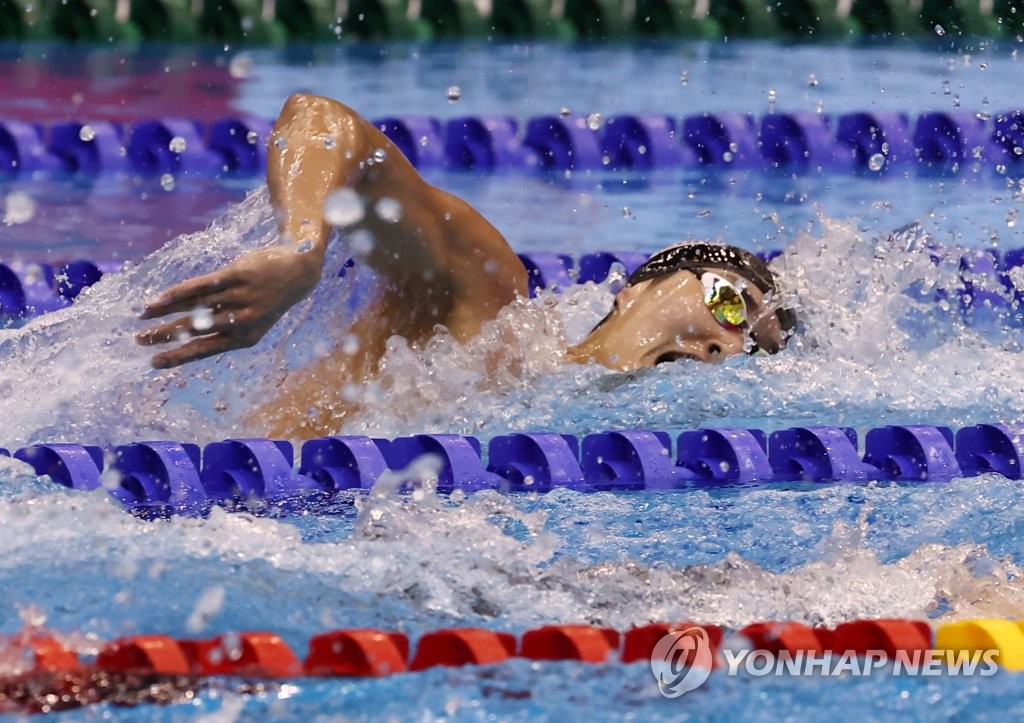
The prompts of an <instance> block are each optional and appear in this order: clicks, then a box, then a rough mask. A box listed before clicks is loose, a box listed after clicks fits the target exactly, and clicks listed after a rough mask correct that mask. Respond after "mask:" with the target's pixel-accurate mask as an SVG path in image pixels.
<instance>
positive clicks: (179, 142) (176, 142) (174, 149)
mask: <svg viewBox="0 0 1024 723" xmlns="http://www.w3.org/2000/svg"><path fill="white" fill-rule="evenodd" d="M186 146H187V144H186V142H185V139H184V138H182V137H181V136H174V138H172V139H171V142H170V143H168V144H167V147H168V148H170V149H171V153H184V152H185V147H186Z"/></svg>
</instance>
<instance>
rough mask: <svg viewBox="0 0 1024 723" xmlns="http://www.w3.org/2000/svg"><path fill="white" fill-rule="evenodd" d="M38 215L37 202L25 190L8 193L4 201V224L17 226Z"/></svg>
mask: <svg viewBox="0 0 1024 723" xmlns="http://www.w3.org/2000/svg"><path fill="white" fill-rule="evenodd" d="M35 215H36V202H35V199H33V198H32V197H31V196H30V195H28V194H27V193H25V192H24V191H14V192H13V193H9V194H7V198H6V199H5V201H4V224H6V225H7V226H16V225H18V224H22V223H28V222H29V221H31V220H32V219H33V218H34V217H35Z"/></svg>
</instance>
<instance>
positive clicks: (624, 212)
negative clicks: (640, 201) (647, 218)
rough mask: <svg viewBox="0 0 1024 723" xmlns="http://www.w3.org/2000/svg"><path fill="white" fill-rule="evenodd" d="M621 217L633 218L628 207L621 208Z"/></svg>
mask: <svg viewBox="0 0 1024 723" xmlns="http://www.w3.org/2000/svg"><path fill="white" fill-rule="evenodd" d="M622 217H623V218H633V212H632V211H630V210H629V206H623V207H622Z"/></svg>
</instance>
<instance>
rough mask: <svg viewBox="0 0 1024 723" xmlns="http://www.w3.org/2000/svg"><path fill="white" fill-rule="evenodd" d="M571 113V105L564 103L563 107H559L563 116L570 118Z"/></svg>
mask: <svg viewBox="0 0 1024 723" xmlns="http://www.w3.org/2000/svg"><path fill="white" fill-rule="evenodd" d="M571 113H572V111H571V110H569V106H567V105H563V106H562V107H561V108H559V109H558V115H560V116H562V117H563V118H568V117H569V115H570V114H571Z"/></svg>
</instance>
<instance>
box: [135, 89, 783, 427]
mask: <svg viewBox="0 0 1024 723" xmlns="http://www.w3.org/2000/svg"><path fill="white" fill-rule="evenodd" d="M267 185H268V187H269V191H270V198H271V202H272V204H273V206H274V208H275V211H276V213H277V218H278V224H279V228H280V231H281V236H282V240H283V243H282V245H279V246H275V247H272V248H268V249H262V250H259V251H253V252H250V253H247V254H245V255H243V256H241V257H240V258H238V259H236V260H235V261H234V262H232V263H230V264H228V265H227V266H225V267H224V268H222V269H220V270H218V271H215V272H213V273H210V274H206V275H204V276H199V277H196V278H193V279H190V280H188V281H185V282H183V283H180V284H178V285H176V286H174V287H172V288H170V289H168V290H167V291H166V292H164V294H163V295H162V296H160V298H158V299H157V300H155V301H154V302H152V303H150V304H149V305H148V306H147V307H146V309H145V310H144V312H143V314H142V318H143V319H156V318H162V317H167V316H169V315H173V314H185V316H183V317H181V318H177V319H171V320H170V321H165V322H164V323H161V324H159V325H157V326H154V327H152V328H149V329H147V330H145V331H143V332H141V333H140V334H139V335H138V341H139V343H141V344H144V345H163V344H173V343H175V342H179V343H178V345H177V346H175V347H173V348H170V349H167V350H165V351H162V352H161V353H159V354H157V355H156V356H154V357H153V360H152V364H153V366H154V367H156V368H159V369H166V368H170V367H175V366H178V365H181V364H185V363H187V362H190V361H194V360H197V359H202V358H205V357H210V356H214V355H216V354H221V353H223V352H226V351H231V350H235V349H242V348H247V347H251V346H253V345H254V344H255V343H256V342H258V341H259V340H260V339H261V338H262V337H263V335H264V334H265V333H266V332H267V331H268V330H269V329H270V328H271V327H272V326H273V325H274V324H275V323H276V322H277V321H278V319H280V318H281V317H282V316H283V315H284V314H285V312H287V311H288V310H289V309H290V308H291V307H292V306H294V305H295V304H296V303H298V302H299V301H300V300H302V299H304V298H305V297H306V296H307V295H308V294H309V293H310V292H311V291H312V290H313V288H314V287H315V286H316V284H317V283H318V282H319V280H320V276H321V273H322V271H323V261H324V256H325V252H326V248H327V243H328V240H329V238H330V235H331V233H332V231H333V229H332V228H331V227H330V225H329V224H328V223H327V221H325V219H324V210H325V203H327V201H328V198H329V196H330V195H331V194H332V193H336V192H338V191H339V190H340V189H349V190H350V191H351V192H353V193H354V194H356V197H358V199H361V200H362V202H363V203H364V204H365V208H366V209H368V210H367V212H366V213H365V215H364V217H363V218H361V219H360V220H358V221H357V222H356V223H355V224H354V225H352V226H349V227H348V228H346V229H344V231H343V232H344V233H352V232H354V231H356V230H357V229H358V230H363V231H365V232H367V233H368V234H370V237H372V239H373V245H372V248H370V249H369V250H368V251H367V254H366V257H365V259H364V262H365V263H366V264H368V265H369V266H370V267H371V268H372V269H374V271H376V272H377V274H378V275H379V276H380V278H381V280H382V284H381V286H382V288H381V289H380V291H379V293H378V294H377V296H376V298H375V300H374V301H373V302H371V303H370V304H369V305H368V306H367V307H366V309H365V310H364V313H362V314H361V315H360V316H359V318H357V319H356V320H355V322H354V323H353V325H352V328H351V334H353V335H354V337H355V339H357V340H358V342H359V343H358V350H357V351H356V352H355V353H354V354H343V353H341V351H340V350H338V351H336V352H335V353H333V354H329V355H327V356H326V357H324V358H323V359H321V360H320V361H318V362H317V363H315V364H313V365H312V366H311V367H308V368H306V369H303V370H300V371H298V372H295V373H292V374H290V375H289V378H288V379H287V380H286V382H285V384H284V388H283V389H282V395H281V398H280V399H279V400H278V401H277V402H275V407H274V411H275V414H274V418H275V419H276V420H277V422H278V424H279V425H280V429H279V430H275V431H278V432H294V431H295V429H296V428H301V429H302V430H303V431H302V435H303V436H309V434H310V433H311V432H314V433H315V432H317V431H319V432H328V433H329V432H330V431H332V430H333V431H335V432H336V431H337V427H338V423H339V422H340V419H341V418H342V417H343V416H345V412H344V405H342V404H338V403H337V400H335V401H334V402H330V403H325V400H324V392H323V389H324V388H325V387H327V386H329V387H330V388H332V389H335V390H337V389H340V388H341V387H342V386H343V384H344V383H345V382H359V381H364V380H368V379H371V378H373V377H374V376H376V374H377V371H378V364H379V362H380V360H381V359H382V357H383V356H384V353H385V350H386V344H387V340H388V339H389V338H390V337H392V336H395V335H398V336H401V337H404V338H405V339H407V340H408V341H409V344H410V345H412V346H414V347H417V346H422V345H423V344H424V343H425V342H427V341H428V340H429V339H430V338H431V337H432V336H434V335H435V334H436V333H438V330H439V328H440V327H444V329H446V330H447V332H448V333H450V334H451V335H452V336H454V337H455V338H456V339H458V340H460V341H465V340H468V339H470V338H471V337H473V336H474V335H476V334H477V333H478V332H479V331H480V329H481V327H482V326H483V324H485V323H486V322H488V321H490V320H492V319H494V318H495V317H496V316H497V314H498V312H499V311H500V310H501V309H502V308H503V307H505V306H506V305H508V304H509V303H511V302H513V301H514V300H515V299H516V298H517V297H522V296H526V295H527V294H528V287H527V274H526V269H525V268H524V267H523V264H522V262H521V261H520V260H519V258H518V257H517V256H516V254H515V253H514V252H513V251H512V249H511V247H510V246H509V245H508V243H507V242H506V241H505V239H504V237H502V235H501V233H499V232H498V230H497V229H495V228H494V227H493V226H492V225H491V224H490V223H488V222H487V220H486V219H485V218H484V217H483V216H481V215H480V214H479V213H477V212H476V211H475V210H474V209H473V208H471V207H470V206H469V205H468V204H467V203H465V202H464V201H462V200H461V199H459V198H457V197H455V196H453V195H451V194H449V193H446V192H444V191H442V190H439V189H437V188H435V187H433V186H431V185H430V184H428V183H427V182H426V181H425V180H423V178H421V177H420V175H419V174H418V173H417V172H416V169H415V168H413V166H412V165H411V164H410V163H409V162H408V161H407V160H406V159H405V157H404V156H403V155H402V154H401V152H400V151H399V150H398V149H397V148H396V147H395V146H394V144H392V143H391V141H389V140H388V139H387V137H386V136H385V135H384V134H383V133H381V132H380V131H379V130H378V129H377V128H375V127H374V125H373V124H372V123H370V122H369V121H367V120H365V119H364V118H362V117H360V116H359V115H358V114H357V113H356V112H355V111H353V110H351V109H350V108H348V107H346V106H344V105H342V104H341V103H338V102H336V101H333V100H330V99H327V98H322V97H318V96H313V95H306V94H298V95H294V96H292V97H291V98H289V99H288V101H287V102H286V103H285V105H284V108H283V109H282V111H281V115H280V117H279V118H278V120H277V123H276V124H275V126H274V129H273V131H272V134H271V138H270V144H269V147H268V153H267ZM342 192H343V193H344V192H347V191H344V190H343V191H342ZM199 306H204V307H207V308H209V309H211V310H212V312H213V318H212V325H209V326H207V325H205V324H204V328H202V329H196V328H195V327H194V326H193V321H192V318H191V315H190V312H191V311H192V310H193V309H195V308H196V307H199ZM794 323H795V319H794V316H793V313H792V311H790V310H788V309H785V308H781V307H780V306H779V299H778V292H777V289H776V286H775V280H774V277H773V276H772V273H771V271H770V270H769V269H768V267H767V266H766V265H765V264H764V263H763V262H762V261H761V260H760V259H758V258H757V257H756V256H754V255H752V254H750V253H748V252H746V251H743V250H742V249H738V248H735V247H732V246H725V245H718V244H709V243H683V244H679V245H676V246H673V247H670V248H668V249H665V250H663V251H660V252H658V253H656V254H655V255H654V256H652V257H651V258H650V259H649V260H648V261H647V262H645V263H644V264H643V265H642V266H641V267H640V268H638V269H637V270H636V271H634V272H633V274H632V275H631V276H630V277H629V279H628V280H627V283H626V285H625V287H624V288H623V289H622V290H621V291H619V293H618V294H617V296H616V298H615V302H614V304H613V306H612V309H611V311H610V312H609V313H608V315H607V316H606V317H605V318H604V319H603V320H602V321H601V322H600V323H599V324H598V325H597V326H596V327H595V328H594V329H593V330H592V331H591V332H590V334H589V335H587V337H586V338H584V339H583V340H582V341H581V342H579V343H578V344H576V345H574V346H572V347H570V348H569V349H568V350H567V357H568V358H569V359H570V360H572V361H576V362H580V363H586V362H591V361H593V362H597V363H599V364H602V365H604V366H606V367H608V368H610V369H614V370H618V371H631V370H636V369H641V368H644V367H653V366H655V365H657V364H661V363H664V362H673V361H677V360H680V359H692V360H698V361H702V362H712V361H716V360H719V359H723V358H725V357H729V356H733V355H736V354H741V353H755V352H760V353H768V354H773V353H775V352H777V351H779V350H780V349H781V348H783V347H784V346H785V344H786V338H787V336H788V335H789V334H790V333H791V331H792V329H793V326H794ZM182 337H185V338H187V339H188V340H187V341H185V342H184V343H180V340H181V339H182ZM346 351H351V349H347V350H346ZM313 409H320V410H321V413H320V414H319V418H318V420H316V421H310V419H309V416H310V414H309V410H313Z"/></svg>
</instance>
